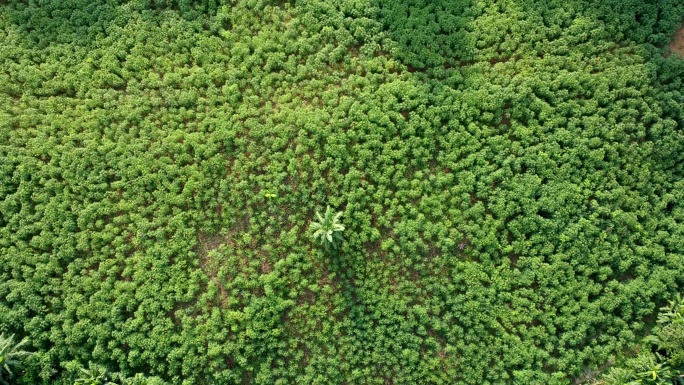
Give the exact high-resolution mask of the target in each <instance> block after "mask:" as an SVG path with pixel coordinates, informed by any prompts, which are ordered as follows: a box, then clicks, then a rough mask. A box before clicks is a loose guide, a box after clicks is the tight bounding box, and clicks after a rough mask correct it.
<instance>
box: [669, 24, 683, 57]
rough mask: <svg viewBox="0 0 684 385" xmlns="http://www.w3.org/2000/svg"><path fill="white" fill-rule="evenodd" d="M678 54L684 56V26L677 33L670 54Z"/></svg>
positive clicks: (671, 44)
mask: <svg viewBox="0 0 684 385" xmlns="http://www.w3.org/2000/svg"><path fill="white" fill-rule="evenodd" d="M673 53H678V54H680V55H681V56H684V26H682V28H680V29H679V31H677V33H675V35H674V38H673V39H672V42H671V43H670V54H673Z"/></svg>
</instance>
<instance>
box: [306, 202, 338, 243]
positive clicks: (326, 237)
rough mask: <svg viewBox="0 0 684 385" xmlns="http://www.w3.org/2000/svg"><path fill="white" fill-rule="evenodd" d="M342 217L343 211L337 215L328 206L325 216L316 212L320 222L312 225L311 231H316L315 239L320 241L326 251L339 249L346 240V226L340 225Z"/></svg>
mask: <svg viewBox="0 0 684 385" xmlns="http://www.w3.org/2000/svg"><path fill="white" fill-rule="evenodd" d="M341 216H342V212H341V211H340V212H338V213H337V214H335V213H333V211H332V210H331V209H330V206H328V207H327V208H326V210H325V214H324V215H321V214H320V213H319V212H316V217H318V222H313V223H311V229H312V230H313V231H314V233H313V238H314V239H320V240H321V245H323V247H324V248H325V249H326V250H330V249H333V250H335V249H337V247H338V246H339V245H340V243H342V241H343V240H344V239H343V238H342V231H344V226H342V225H341V224H340V223H339V221H340V217H341Z"/></svg>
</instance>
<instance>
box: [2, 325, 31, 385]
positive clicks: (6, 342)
mask: <svg viewBox="0 0 684 385" xmlns="http://www.w3.org/2000/svg"><path fill="white" fill-rule="evenodd" d="M26 342H28V339H26V338H24V339H23V340H21V342H19V343H17V344H15V343H14V334H12V335H11V336H10V337H9V338H5V335H4V333H3V334H0V384H2V385H9V383H10V382H9V380H10V379H11V378H12V377H14V373H13V372H12V369H11V368H13V369H14V370H18V369H20V368H21V361H20V358H22V357H24V356H28V355H29V354H31V353H29V352H27V351H24V350H19V348H20V347H21V346H22V345H24V344H25V343H26ZM5 376H7V377H5Z"/></svg>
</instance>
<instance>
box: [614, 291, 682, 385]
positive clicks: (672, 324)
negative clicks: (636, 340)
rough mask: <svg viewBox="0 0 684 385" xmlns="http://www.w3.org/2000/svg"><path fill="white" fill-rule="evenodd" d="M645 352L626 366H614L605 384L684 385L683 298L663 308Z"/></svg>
mask: <svg viewBox="0 0 684 385" xmlns="http://www.w3.org/2000/svg"><path fill="white" fill-rule="evenodd" d="M648 347H652V349H651V350H647V348H648ZM642 350H644V351H642V352H640V353H639V354H638V355H637V356H636V357H634V358H630V359H628V360H626V361H625V362H624V364H623V365H620V366H616V367H612V368H611V369H610V370H609V371H608V372H607V373H606V374H605V375H604V376H603V381H602V382H601V383H602V384H604V385H623V384H634V385H639V384H663V385H665V384H667V385H671V384H675V385H681V384H684V302H683V301H682V298H681V296H680V295H677V297H676V299H675V300H673V301H670V304H669V306H665V307H662V308H661V309H660V313H659V314H658V326H657V327H656V329H655V330H654V334H652V335H649V336H648V337H646V338H645V339H644V346H643V347H642Z"/></svg>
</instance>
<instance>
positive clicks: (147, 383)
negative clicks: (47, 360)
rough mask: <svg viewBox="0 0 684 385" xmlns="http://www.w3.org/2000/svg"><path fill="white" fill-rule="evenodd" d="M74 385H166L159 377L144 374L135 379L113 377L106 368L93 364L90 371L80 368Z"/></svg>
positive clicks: (136, 375) (138, 374)
mask: <svg viewBox="0 0 684 385" xmlns="http://www.w3.org/2000/svg"><path fill="white" fill-rule="evenodd" d="M109 380H111V381H109ZM74 385H164V381H162V380H161V379H160V378H158V377H146V376H145V375H143V374H142V373H136V374H135V376H133V377H125V376H124V375H122V374H119V375H111V374H110V373H107V370H106V369H105V368H103V367H101V366H98V365H94V364H93V363H92V362H91V363H90V364H89V367H88V369H85V368H80V373H79V376H78V378H76V380H75V381H74Z"/></svg>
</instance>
